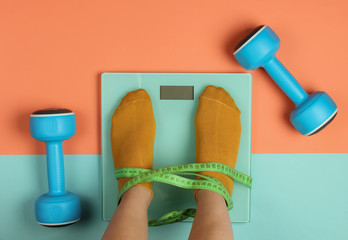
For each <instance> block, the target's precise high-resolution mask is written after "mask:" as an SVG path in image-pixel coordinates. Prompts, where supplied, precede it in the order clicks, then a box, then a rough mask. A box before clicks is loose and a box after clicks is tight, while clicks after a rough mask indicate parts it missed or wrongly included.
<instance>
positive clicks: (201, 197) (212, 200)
mask: <svg viewBox="0 0 348 240" xmlns="http://www.w3.org/2000/svg"><path fill="white" fill-rule="evenodd" d="M196 201H197V206H204V205H212V206H226V202H225V199H224V198H223V197H222V196H221V195H220V194H218V193H216V192H213V191H210V190H204V189H200V190H198V191H197V193H196Z"/></svg>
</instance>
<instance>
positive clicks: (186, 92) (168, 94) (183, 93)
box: [160, 86, 194, 100]
mask: <svg viewBox="0 0 348 240" xmlns="http://www.w3.org/2000/svg"><path fill="white" fill-rule="evenodd" d="M193 90H194V88H193V86H161V89H160V91H161V93H160V99H161V100H194V99H193V98H194V92H193Z"/></svg>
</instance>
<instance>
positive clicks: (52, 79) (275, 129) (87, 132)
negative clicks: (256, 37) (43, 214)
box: [0, 0, 348, 154]
mask: <svg viewBox="0 0 348 240" xmlns="http://www.w3.org/2000/svg"><path fill="white" fill-rule="evenodd" d="M347 12H348V2H347V1H346V0H340V1H339V0H331V1H327V0H316V1H315V0H313V1H312V0H311V1H309V0H305V1H303V0H292V1H279V0H263V1H260V0H240V1H232V0H211V1H204V0H194V1H191V0H176V1H174V0H172V1H170V0H142V1H141V0H128V1H121V0H119V1H115V0H110V1H105V0H99V1H86V0H85V1H43V0H32V1H24V0H23V1H18V0H9V1H4V0H1V2H0V33H1V35H0V79H1V80H0V81H1V89H0V100H1V113H2V114H1V118H0V133H1V138H0V154H42V153H44V150H45V149H44V144H42V143H39V142H37V141H35V140H34V139H33V138H31V136H30V132H29V116H30V113H31V112H32V111H34V110H37V109H39V108H45V107H68V108H70V109H72V110H73V111H74V112H75V113H76V115H77V134H76V135H75V136H74V137H73V138H72V139H71V140H68V141H67V143H65V144H64V145H65V146H64V152H65V153H68V154H100V152H101V151H100V135H101V133H100V74H101V73H102V72H106V71H108V72H246V71H245V70H244V69H243V68H242V67H241V66H240V65H239V64H238V63H237V62H236V61H235V60H234V58H233V55H232V52H233V51H232V48H233V46H234V45H235V44H236V43H237V42H238V41H239V40H241V38H243V37H244V35H245V34H246V33H248V32H249V31H250V30H251V29H252V28H254V27H256V26H258V25H260V24H267V25H269V26H270V27H271V28H272V29H273V30H274V31H275V32H276V33H277V34H278V36H279V37H280V39H281V41H282V42H281V48H280V50H279V52H278V54H277V56H278V57H279V59H280V60H281V61H282V62H283V63H284V65H285V66H287V67H288V69H289V70H290V71H291V72H292V73H293V74H294V76H295V77H296V78H297V79H298V80H299V82H300V83H301V85H302V86H303V87H304V88H305V89H306V90H307V91H309V92H312V91H318V90H323V91H326V92H327V93H328V94H329V95H331V96H332V97H333V99H334V100H335V101H336V103H337V105H338V107H339V112H338V115H337V117H336V119H335V120H334V121H333V122H332V123H331V124H330V125H329V126H328V127H327V128H326V129H325V130H323V131H322V132H320V133H319V134H317V135H314V136H311V137H305V136H302V135H300V134H299V133H298V132H297V131H296V130H295V129H294V128H293V127H292V126H291V124H290V122H289V116H290V112H291V110H292V108H293V105H292V103H291V102H290V100H288V99H287V98H286V96H285V95H284V94H283V93H282V92H281V91H280V90H279V89H278V88H277V86H276V85H275V84H274V83H273V82H272V81H271V79H270V78H269V77H268V76H267V75H266V74H265V72H263V71H262V70H256V71H253V72H251V73H252V75H253V136H252V144H253V145H252V150H253V153H315V152H319V153H323V152H328V153H347V152H348V151H347V149H348V145H347V140H346V139H347V137H348V115H347V110H348V101H347V94H348V83H347V77H346V74H345V71H346V69H347V66H348V65H347V63H348V48H347V45H348V44H347V37H348V28H347V24H348V14H347Z"/></svg>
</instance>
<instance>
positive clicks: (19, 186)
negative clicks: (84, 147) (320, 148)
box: [0, 154, 348, 240]
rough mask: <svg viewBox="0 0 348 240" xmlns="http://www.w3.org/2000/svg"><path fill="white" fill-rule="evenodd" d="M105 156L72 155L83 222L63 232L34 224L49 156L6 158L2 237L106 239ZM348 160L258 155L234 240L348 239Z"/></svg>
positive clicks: (2, 158) (0, 170)
mask: <svg viewBox="0 0 348 240" xmlns="http://www.w3.org/2000/svg"><path fill="white" fill-rule="evenodd" d="M100 159H101V158H100V155H66V156H65V173H66V188H67V190H69V191H72V192H74V193H76V194H78V195H79V196H80V198H81V203H82V218H81V220H80V221H79V222H78V223H76V224H73V225H70V226H67V227H63V228H46V227H42V226H40V225H38V224H37V223H36V222H35V216H34V202H35V200H36V198H37V197H39V195H41V194H42V193H45V192H47V190H48V187H47V180H46V162H45V156H43V155H0V191H1V197H0V239H1V240H3V239H11V240H17V239H37V240H40V239H50V240H55V239H64V240H69V239H84V240H87V239H100V238H101V236H102V234H103V232H104V231H105V229H106V227H107V224H108V222H105V221H103V220H102V206H101V165H100ZM347 170H348V154H253V155H252V164H251V175H252V177H253V178H254V182H253V188H252V190H251V217H250V222H249V223H233V224H232V226H233V230H234V236H235V239H236V240H245V239H252V240H255V239H257V240H263V239H265V240H266V239H267V240H279V239H282V240H287V239H289V240H290V239H291V240H293V239H306V240H307V239H308V240H310V239H316V240H321V239H323V240H324V239H335V240H341V239H342V240H346V239H348V185H347V183H348V174H347ZM190 228H191V223H176V224H172V225H168V226H162V227H156V228H150V230H149V234H150V236H149V239H166V240H171V239H173V240H174V239H187V238H188V235H189V231H190Z"/></svg>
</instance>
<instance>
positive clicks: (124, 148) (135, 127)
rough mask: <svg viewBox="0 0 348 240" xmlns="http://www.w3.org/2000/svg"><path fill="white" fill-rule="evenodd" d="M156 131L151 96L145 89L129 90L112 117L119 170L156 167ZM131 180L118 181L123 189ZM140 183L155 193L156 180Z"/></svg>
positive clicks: (116, 160) (112, 130) (113, 145)
mask: <svg viewBox="0 0 348 240" xmlns="http://www.w3.org/2000/svg"><path fill="white" fill-rule="evenodd" d="M155 132H156V122H155V117H154V115H153V110H152V103H151V98H150V96H149V95H148V93H147V92H146V91H145V90H144V89H139V90H137V91H134V92H129V93H128V94H127V95H126V96H125V97H123V98H122V101H121V103H120V105H119V106H118V107H117V108H116V110H115V112H114V115H113V116H112V124H111V148H112V155H113V160H114V167H115V169H118V168H123V167H136V168H144V169H152V158H153V146H154V141H155ZM129 179H130V178H121V179H119V180H118V190H119V191H120V190H121V188H122V187H123V185H124V184H125V183H126V182H127V181H128V180H129ZM139 185H140V186H143V187H145V188H147V189H149V190H150V191H151V192H152V183H140V184H139ZM152 194H153V192H152Z"/></svg>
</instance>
